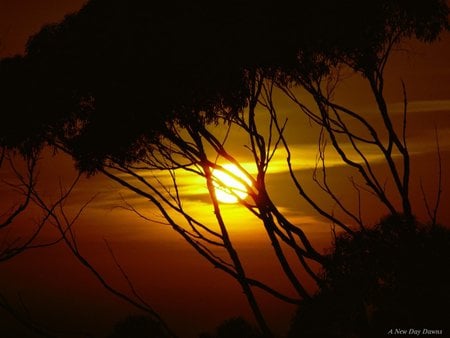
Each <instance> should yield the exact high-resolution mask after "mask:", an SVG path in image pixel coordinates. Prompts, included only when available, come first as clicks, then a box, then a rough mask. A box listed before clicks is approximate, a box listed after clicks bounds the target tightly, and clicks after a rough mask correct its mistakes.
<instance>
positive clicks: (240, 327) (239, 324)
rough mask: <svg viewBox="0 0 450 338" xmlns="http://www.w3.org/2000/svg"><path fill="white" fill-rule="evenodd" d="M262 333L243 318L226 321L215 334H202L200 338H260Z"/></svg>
mask: <svg viewBox="0 0 450 338" xmlns="http://www.w3.org/2000/svg"><path fill="white" fill-rule="evenodd" d="M259 337H262V336H261V333H259V332H258V330H257V329H256V328H255V327H253V326H252V325H251V324H250V323H248V322H247V321H246V320H245V319H244V318H242V317H233V318H230V319H227V320H225V321H224V322H223V323H221V324H220V325H219V326H218V327H217V328H216V330H215V332H214V333H212V334H211V333H202V334H200V335H199V338H259Z"/></svg>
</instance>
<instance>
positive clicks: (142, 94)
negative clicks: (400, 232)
mask: <svg viewBox="0 0 450 338" xmlns="http://www.w3.org/2000/svg"><path fill="white" fill-rule="evenodd" d="M448 12H449V10H448V6H447V3H446V2H445V1H442V0H432V1H430V0H427V1H425V0H415V1H403V0H396V1H388V0H383V1H369V2H365V3H364V4H362V3H361V2H360V1H356V0H349V1H345V2H344V3H336V2H334V1H331V0H322V1H316V2H314V3H312V2H308V3H307V2H296V3H295V4H292V3H289V2H283V1H282V2H272V1H262V2H261V1H251V0H249V1H231V2H219V3H214V5H213V4H211V3H209V2H207V1H196V2H194V3H189V4H188V3H185V2H183V1H181V0H177V1H173V2H171V3H170V4H169V3H165V4H160V6H158V8H156V7H155V6H154V5H152V4H150V3H147V2H145V1H138V0H134V1H128V2H124V1H119V0H113V1H106V0H92V1H90V2H88V3H87V4H86V6H85V7H83V8H82V9H81V10H80V11H79V12H78V13H75V14H73V15H70V16H68V17H66V18H65V19H64V21H63V22H61V23H59V24H56V25H50V26H46V27H44V28H43V29H42V30H41V32H39V33H38V34H36V35H35V36H34V37H32V38H31V39H30V41H29V43H28V46H27V51H26V55H25V56H23V57H14V58H9V59H4V60H1V63H0V95H1V100H0V104H1V105H0V107H1V109H2V110H4V111H6V112H8V113H7V114H6V118H5V123H4V124H2V125H1V126H0V145H1V146H3V147H5V148H7V149H10V148H12V149H19V150H20V151H22V152H24V153H27V152H30V151H36V149H40V148H41V147H42V146H43V145H45V144H48V145H51V146H53V147H54V148H55V149H58V150H61V151H64V152H66V153H68V154H70V155H71V156H72V157H73V158H74V159H75V161H76V165H77V168H78V169H79V170H80V171H81V172H86V173H88V174H94V173H101V174H103V175H106V176H107V177H109V178H110V179H111V180H113V181H115V182H117V183H118V184H120V185H122V186H123V187H125V188H127V189H129V190H130V191H132V192H134V193H136V194H137V195H139V196H142V197H145V198H146V199H148V200H149V201H150V202H151V203H153V205H154V206H156V208H157V209H159V211H160V213H161V215H162V216H163V217H164V218H165V220H166V221H167V223H168V224H169V226H171V227H172V229H173V230H174V231H175V232H177V233H178V234H179V235H180V236H182V238H184V239H185V240H186V241H187V242H188V243H189V244H190V245H191V246H192V247H193V248H194V249H195V250H196V251H197V252H198V253H199V254H200V255H201V256H203V257H204V258H205V259H207V260H208V261H209V262H210V263H211V264H212V265H213V266H215V267H217V268H219V269H221V270H223V271H224V272H226V273H227V274H229V275H230V276H232V277H233V278H235V279H236V280H237V281H238V283H239V284H240V286H241V288H242V290H243V292H244V294H245V296H246V297H247V299H248V302H249V305H250V307H251V309H252V311H253V313H254V315H255V318H256V320H257V322H258V325H259V329H260V330H261V332H262V333H263V334H264V335H265V336H271V335H272V334H271V332H270V328H269V327H268V325H267V323H266V321H265V319H264V315H263V313H262V311H261V309H260V308H259V305H258V302H257V299H256V297H255V295H254V289H255V288H259V289H262V290H264V291H266V292H268V293H270V294H272V295H273V296H275V297H277V298H279V299H281V300H283V301H286V302H290V303H294V304H299V303H300V299H309V298H311V295H310V294H309V292H308V291H307V290H306V288H305V285H304V281H303V280H301V279H300V278H299V276H298V275H297V274H296V273H295V272H294V271H295V269H294V268H293V263H292V262H290V261H289V260H288V259H287V253H286V251H288V250H290V251H292V252H293V253H294V255H295V256H296V257H297V258H298V262H296V263H298V264H300V265H301V266H302V267H303V269H304V271H306V273H308V274H309V275H310V277H311V278H312V279H313V280H315V281H316V282H317V283H318V284H320V283H321V282H322V281H321V278H320V276H318V275H317V272H315V271H314V270H313V269H312V268H311V262H315V263H319V264H321V265H322V266H324V267H327V266H328V264H330V263H329V262H330V257H328V256H326V255H323V254H322V253H320V252H319V251H318V250H317V249H315V248H314V247H313V245H312V244H311V241H310V239H309V238H308V236H307V234H306V233H305V231H304V229H303V227H302V224H295V223H293V222H291V221H290V220H289V219H288V217H287V216H286V215H285V214H283V212H282V209H281V208H279V207H278V206H277V205H276V203H275V201H273V199H272V198H271V196H270V193H269V191H268V189H267V186H266V183H267V182H266V178H267V170H268V167H269V165H270V161H271V159H272V158H273V156H274V154H275V153H276V152H277V151H283V152H285V153H286V157H287V161H286V168H287V170H288V171H289V173H290V177H291V183H292V185H293V186H294V187H295V188H296V189H297V191H298V196H299V198H300V199H302V200H306V201H307V202H308V203H309V204H310V205H311V206H312V208H313V209H315V210H316V211H317V212H318V214H320V215H321V216H322V217H324V218H325V219H327V220H328V221H330V222H332V223H333V224H334V225H336V226H337V227H339V229H340V230H342V231H344V232H346V233H348V234H349V235H350V236H352V237H355V236H358V233H357V230H356V229H358V228H359V229H360V230H361V231H364V230H365V229H366V224H365V222H364V219H363V217H362V215H361V211H360V210H358V209H356V210H355V208H354V207H349V206H347V205H344V203H343V201H341V200H340V198H339V196H338V195H337V194H336V192H335V191H333V189H332V187H331V185H330V183H329V176H328V175H327V168H328V167H327V162H326V156H325V155H326V151H325V150H326V145H327V144H331V147H332V148H333V149H334V151H335V152H336V153H337V154H338V155H339V157H340V158H341V160H342V161H343V162H344V163H345V164H346V165H347V166H348V167H349V168H350V169H352V170H353V172H355V176H357V178H354V179H352V180H351V182H350V183H351V185H352V187H353V188H354V191H355V194H356V195H357V196H358V197H360V195H361V194H369V195H373V196H375V198H376V201H377V202H378V203H379V204H381V205H382V206H383V207H384V208H385V209H384V210H385V212H386V213H388V214H390V215H400V214H402V215H404V217H405V218H406V219H407V220H408V222H411V221H412V219H413V215H414V211H413V210H412V207H411V203H410V199H409V190H410V159H409V151H408V147H407V143H406V136H405V129H406V115H407V114H406V113H407V98H406V91H404V92H405V105H404V119H403V123H402V125H401V126H400V127H398V126H395V125H394V122H393V120H392V117H391V114H390V111H389V109H388V107H387V104H386V100H385V98H384V77H383V76H384V68H385V65H386V62H387V60H388V58H389V56H390V55H391V53H392V50H393V48H394V47H395V46H397V45H398V44H399V43H401V42H402V41H403V40H404V39H407V38H411V37H413V38H417V39H419V40H421V41H424V42H431V41H433V40H435V39H436V38H437V37H438V36H439V34H440V32H442V30H444V29H448V28H449V24H448ZM368 13H370V15H368ZM318 23H326V24H318ZM342 67H346V69H348V70H350V71H351V72H353V73H355V74H357V75H359V76H361V77H362V78H363V79H364V80H365V81H367V83H368V84H369V87H370V89H371V93H372V96H373V100H374V102H375V105H376V107H377V113H378V116H379V118H380V119H381V121H382V127H381V129H380V128H379V126H378V125H377V124H374V123H372V122H371V121H370V120H369V119H367V118H366V117H365V116H364V114H363V113H360V112H356V111H353V110H352V109H350V108H348V107H346V106H345V105H342V104H340V103H338V102H336V101H335V100H334V99H333V93H334V89H335V88H336V86H337V85H339V83H340V80H341V77H340V74H341V73H340V70H341V69H342ZM298 90H303V91H305V92H306V93H308V94H309V96H310V98H311V99H312V100H313V102H314V105H313V106H308V105H307V104H306V103H305V102H304V100H303V99H301V98H300V96H299V95H298ZM275 91H277V92H281V93H283V94H284V95H285V97H287V98H288V99H290V100H291V102H293V103H294V104H295V105H296V106H297V107H298V110H299V113H304V114H306V115H307V116H308V117H309V118H310V120H311V121H312V122H313V123H315V124H316V125H318V126H319V127H320V128H321V129H320V130H321V131H320V133H319V135H318V139H319V140H318V141H319V148H318V152H319V156H318V158H319V160H318V165H317V168H316V171H315V173H314V176H313V181H314V182H315V183H316V184H317V185H318V187H319V188H320V190H321V191H322V192H323V193H324V194H325V196H326V197H327V198H328V200H329V201H331V202H332V203H334V204H335V205H336V206H337V209H339V213H335V212H334V211H333V210H329V208H328V207H327V206H326V205H323V204H321V202H322V199H320V198H319V199H316V198H314V197H313V195H312V194H311V193H309V192H308V191H307V190H306V189H305V186H304V183H303V182H302V181H301V180H300V179H299V177H298V176H297V175H296V168H295V167H294V164H293V162H292V156H293V155H292V151H291V148H290V145H289V142H288V140H287V138H286V135H285V130H286V123H287V121H283V120H282V119H281V117H280V114H279V113H278V107H277V102H276V98H275V95H274V92H275ZM257 110H262V111H263V112H264V117H265V120H266V121H265V123H264V124H263V125H262V124H261V123H260V122H258V119H257V118H256V111H257ZM20 121H26V124H25V125H24V124H23V123H20ZM22 125H23V127H22ZM217 125H220V126H223V127H226V128H238V129H239V130H241V131H244V132H245V134H246V136H247V140H246V147H247V148H248V149H249V150H250V152H251V154H252V157H253V159H254V164H255V167H256V174H251V173H249V172H248V171H246V170H245V169H244V168H243V167H242V165H241V164H240V162H239V160H238V158H237V157H235V156H234V155H233V149H231V148H230V147H229V145H228V144H227V142H226V137H225V139H220V138H219V137H218V136H217V135H215V132H214V130H215V129H214V128H215V127H216V126H217ZM355 125H357V126H356V128H353V126H355ZM399 130H400V131H399ZM385 134H386V135H387V136H386V137H385V136H382V135H385ZM344 142H346V143H347V144H350V146H351V149H350V150H348V149H346V148H345V147H343V143H344ZM367 146H368V147H371V148H373V149H375V151H377V152H378V153H379V154H381V155H382V158H383V161H384V164H385V166H386V168H387V169H388V172H389V175H390V177H389V179H390V182H391V183H392V184H393V186H394V187H395V196H394V195H390V194H388V193H387V192H386V190H385V189H384V186H383V183H382V178H381V177H380V176H378V175H377V173H376V171H375V170H374V168H373V164H372V163H371V161H370V160H369V158H368V156H367V153H365V150H364V149H365V147H367ZM397 154H400V158H401V161H400V163H399V162H398V161H397V160H396V158H395V157H396V156H397ZM355 156H356V159H355ZM225 163H231V164H234V165H235V166H237V167H238V168H239V169H240V170H242V171H243V173H244V175H245V176H246V177H247V179H248V181H249V182H251V184H249V183H248V182H247V180H244V179H242V178H239V177H236V175H234V174H233V173H231V172H229V171H228V172H229V174H230V175H231V176H235V178H236V179H237V180H239V181H240V182H241V183H242V184H243V185H244V186H245V187H246V189H247V190H248V192H249V198H248V199H244V200H243V199H240V203H241V204H242V205H243V206H244V207H245V208H247V209H248V210H249V211H250V212H251V213H252V214H253V215H254V216H255V218H256V219H257V220H258V221H259V223H260V224H261V226H262V227H264V229H265V231H266V234H267V238H268V240H269V241H270V244H271V245H272V247H273V249H274V252H275V254H276V256H277V258H278V261H279V263H280V266H281V268H282V270H283V272H284V275H285V277H286V278H287V280H288V281H289V282H290V284H291V286H292V288H293V290H295V296H293V297H291V296H288V295H285V294H283V293H282V292H279V291H278V290H276V289H274V288H272V287H271V286H269V285H267V284H266V283H264V282H263V281H259V280H256V279H254V278H251V277H250V276H248V274H247V272H246V270H245V268H244V265H243V263H242V261H241V258H240V256H239V253H238V252H237V249H236V248H235V245H234V243H233V241H232V239H231V237H230V234H229V230H228V228H227V225H226V222H225V221H224V217H223V214H222V210H221V205H220V203H219V202H218V201H217V198H216V195H215V185H217V184H219V185H220V184H221V183H220V182H218V180H217V178H215V177H214V175H213V170H214V169H216V170H217V169H220V170H223V171H227V169H226V167H224V165H223V164H225ZM161 170H163V171H164V172H166V173H167V177H168V178H169V180H168V181H167V182H168V183H167V182H166V181H164V182H161V180H159V179H158V177H155V176H152V175H144V174H143V172H146V173H150V174H151V173H154V172H156V171H161ZM179 172H188V173H190V174H192V175H197V176H200V177H202V178H203V179H204V182H205V186H206V188H207V190H208V195H209V198H210V203H211V207H212V209H213V210H214V215H215V218H216V220H215V221H216V224H213V225H212V224H207V223H205V222H204V221H202V220H201V219H199V218H195V217H194V215H193V214H192V213H191V212H190V210H188V209H186V207H185V205H184V203H183V195H182V193H180V191H179V189H178V181H177V174H178V173H179ZM237 197H238V196H237ZM397 197H400V199H401V207H398V206H397V205H396V203H395V199H396V198H397ZM129 208H130V209H131V210H132V211H135V212H137V210H136V209H134V208H133V207H132V206H131V205H130V206H129ZM141 216H143V215H141ZM180 219H181V220H180ZM217 252H219V253H217Z"/></svg>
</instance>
